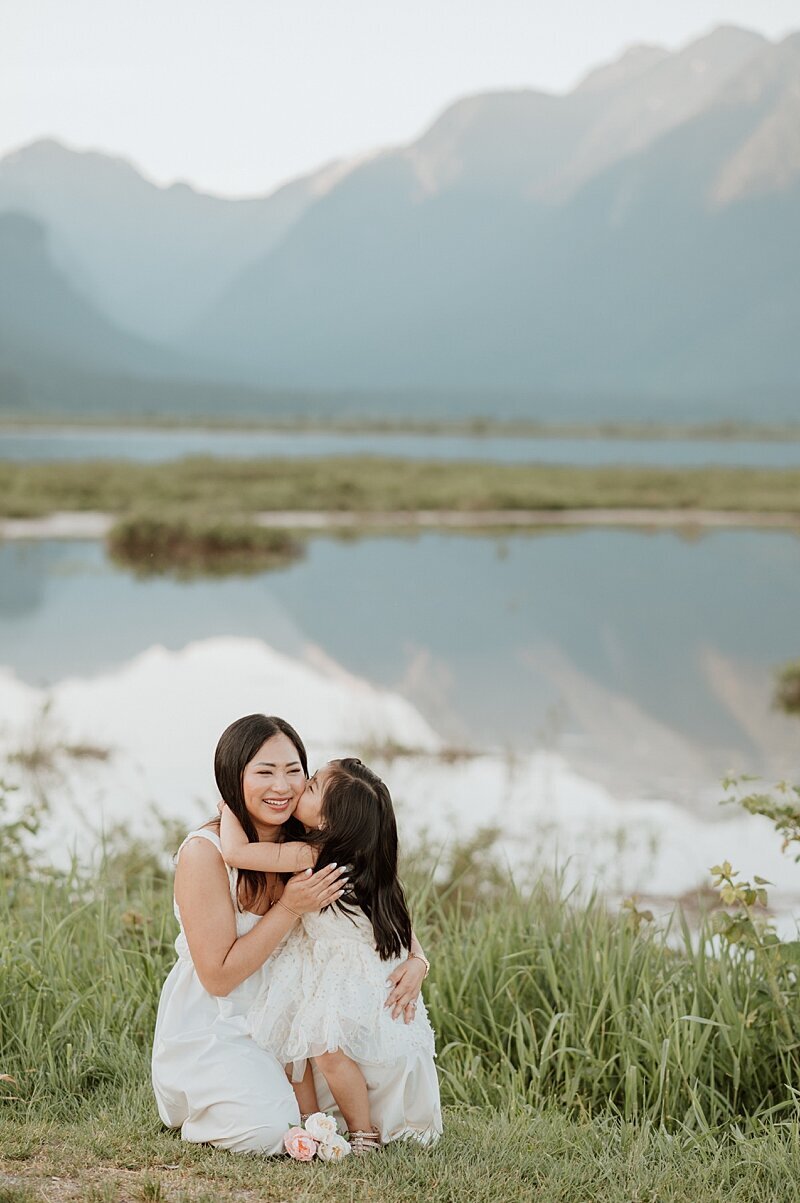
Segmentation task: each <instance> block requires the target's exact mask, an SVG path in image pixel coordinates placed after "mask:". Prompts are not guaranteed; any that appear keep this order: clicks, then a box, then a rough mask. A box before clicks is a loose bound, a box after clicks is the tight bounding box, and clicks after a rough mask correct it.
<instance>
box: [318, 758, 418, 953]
mask: <svg viewBox="0 0 800 1203" xmlns="http://www.w3.org/2000/svg"><path fill="white" fill-rule="evenodd" d="M321 818H322V824H323V825H322V828H321V830H319V831H316V832H310V833H308V834H307V835H306V836H305V837H304V838H305V840H306V841H307V842H308V843H312V844H314V845H315V846H316V847H318V848H319V855H318V857H317V868H318V869H322V868H324V866H325V865H329V864H331V863H334V862H335V863H336V864H337V865H350V866H351V869H350V886H349V889H348V893H347V894H346V895H345V896H344V898H343V899H342V900H341V901H340V902H339V903H338V904H337V905H338V906H339V907H341V909H342V910H343V911H345V912H346V913H347V912H349V911H350V907H348V905H347V904H348V902H349V903H353V902H355V903H357V904H358V906H360V907H361V909H362V911H363V912H364V914H365V915H366V916H367V917H368V919H369V920H370V922H371V923H372V931H373V934H374V936H375V947H376V948H377V950H378V952H379V953H380V956H381V958H382V959H383V960H384V961H388V960H389V958H390V957H399V956H400V955H401V954H402V953H403V952H404V951H407V950H408V949H409V948H410V947H411V916H410V915H409V913H408V906H407V905H406V899H405V894H404V893H403V887H402V886H401V885H400V882H399V880H398V877H397V822H396V820H395V817H394V810H393V808H392V798H391V795H390V793H389V791H388V789H387V788H386V786H385V785H384V783H383V782H382V781H381V779H380V777H378V776H377V774H375V773H373V771H372V769H368V768H367V766H366V765H365V764H362V763H361V761H360V760H356V759H355V758H354V757H348V758H347V759H345V760H334V761H332V762H331V768H330V771H329V774H328V776H327V777H326V779H325V786H324V791H323V795H322V812H321Z"/></svg>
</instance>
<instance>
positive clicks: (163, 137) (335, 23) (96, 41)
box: [0, 0, 800, 196]
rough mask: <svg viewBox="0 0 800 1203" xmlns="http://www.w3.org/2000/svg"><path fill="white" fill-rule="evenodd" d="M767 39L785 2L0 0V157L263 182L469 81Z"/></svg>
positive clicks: (530, 82)
mask: <svg viewBox="0 0 800 1203" xmlns="http://www.w3.org/2000/svg"><path fill="white" fill-rule="evenodd" d="M719 24H735V25H741V26H744V27H746V28H749V29H755V30H758V31H759V32H761V33H763V34H765V35H766V36H767V37H770V38H772V39H777V38H780V37H782V36H784V35H785V34H786V33H788V32H791V31H793V30H795V29H799V28H800V5H799V4H798V0H668V2H667V3H665V2H664V0H558V2H557V3H555V4H554V3H552V2H551V0H527V2H526V0H394V2H389V0H0V155H2V154H5V153H6V152H7V151H9V150H12V149H16V148H17V147H19V146H22V145H24V144H26V143H28V142H31V141H33V140H34V139H36V138H41V137H55V138H58V139H59V140H60V141H63V142H65V143H67V144H68V145H70V146H73V147H75V148H77V149H96V150H103V151H107V152H110V153H113V154H119V155H122V156H123V157H125V158H127V159H130V160H132V161H133V162H134V163H135V164H136V166H137V167H138V168H139V169H140V170H141V171H143V173H144V174H145V175H147V176H148V177H149V178H150V179H153V180H155V181H156V182H158V183H160V184H169V183H172V182H173V181H174V180H186V181H187V182H189V183H191V184H193V185H194V186H195V187H197V188H199V189H201V190H203V191H208V192H214V193H217V194H219V195H224V196H244V195H255V194H262V193H265V192H268V191H270V190H271V189H273V188H274V187H275V186H277V185H278V184H279V183H282V182H283V181H285V180H287V179H290V178H292V177H294V176H296V175H299V174H302V173H303V172H305V171H309V170H312V169H314V168H316V167H319V166H320V165H322V164H323V163H326V162H329V161H331V160H333V159H337V158H350V157H352V156H356V155H359V154H364V153H368V152H369V151H371V150H374V149H376V148H377V147H381V146H387V145H394V144H397V143H403V142H408V141H410V140H411V139H413V138H415V137H416V136H418V135H419V134H420V133H421V132H422V130H423V129H425V128H426V126H428V125H429V124H430V123H431V121H432V120H433V119H434V118H435V117H436V116H437V115H438V114H439V113H440V112H441V111H442V109H444V108H445V107H446V106H447V105H448V104H449V103H450V102H452V101H453V100H456V99H458V98H459V97H461V96H465V95H469V94H471V93H475V92H482V91H488V90H492V89H501V88H518V87H535V88H540V89H543V90H545V91H553V92H564V91H569V90H570V88H572V87H573V86H574V85H575V84H576V83H577V82H578V81H579V80H580V79H581V77H582V76H583V75H585V74H586V72H587V71H588V70H590V69H591V68H592V67H594V66H597V65H598V64H599V63H601V62H605V61H608V60H610V59H613V58H616V57H617V56H618V55H619V54H620V53H621V52H622V51H623V50H624V49H625V48H626V47H627V46H629V45H631V44H634V43H641V42H647V43H650V44H652V43H656V44H658V45H662V46H666V47H667V48H669V49H677V48H678V47H680V46H682V45H684V44H685V43H687V42H689V41H691V40H692V39H693V38H695V37H698V36H700V35H702V34H703V33H706V32H708V31H709V30H710V29H711V28H713V27H714V26H716V25H719Z"/></svg>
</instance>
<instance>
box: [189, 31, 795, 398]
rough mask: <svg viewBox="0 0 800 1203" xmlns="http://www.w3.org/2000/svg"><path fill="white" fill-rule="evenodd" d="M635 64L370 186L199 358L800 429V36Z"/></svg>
mask: <svg viewBox="0 0 800 1203" xmlns="http://www.w3.org/2000/svg"><path fill="white" fill-rule="evenodd" d="M626 57H627V58H628V59H629V61H628V62H627V63H626V62H625V59H623V60H622V62H621V63H619V64H617V66H616V68H613V69H608V68H607V69H605V70H604V71H601V72H599V73H594V74H593V75H591V76H589V77H588V79H587V80H585V81H584V83H583V84H582V85H580V86H579V87H578V88H577V89H576V90H575V91H574V92H572V93H570V94H569V95H567V96H564V97H558V96H551V95H546V94H542V93H536V92H518V93H505V94H496V95H489V96H479V97H474V98H471V99H469V100H465V101H461V102H459V103H457V104H456V105H454V106H453V107H452V108H451V109H449V110H448V111H447V112H446V113H445V114H443V116H442V117H441V118H440V119H439V120H438V121H437V122H436V123H435V124H434V125H433V126H432V127H431V129H430V130H429V131H428V132H427V133H425V134H424V135H423V136H422V138H421V139H419V141H418V142H416V143H414V144H413V145H412V146H410V147H406V148H401V149H399V150H395V151H390V152H386V153H384V154H382V155H379V156H377V157H374V158H373V159H372V160H370V161H369V162H367V163H365V164H363V165H362V166H360V167H358V168H356V169H354V170H352V171H351V172H350V173H349V174H348V175H347V176H346V177H345V178H344V179H343V180H342V181H341V182H340V183H339V184H338V185H337V186H336V187H334V188H333V189H331V190H330V191H329V192H328V193H327V194H326V195H325V196H324V197H322V198H320V199H319V200H318V201H317V202H316V203H315V204H314V205H312V206H310V207H309V208H308V209H307V210H306V212H305V213H304V215H303V216H302V217H301V218H300V219H299V220H298V221H297V222H296V223H295V225H294V226H293V227H292V229H291V230H289V232H288V233H287V235H286V236H285V237H284V238H283V240H282V241H281V243H280V244H279V245H278V246H277V247H276V248H275V249H274V250H273V251H272V252H271V253H270V254H269V255H268V256H265V257H263V258H262V259H261V260H260V261H259V262H257V263H254V264H253V265H251V266H250V267H249V268H247V269H246V270H245V271H244V272H243V273H242V275H241V276H240V277H239V279H238V280H237V281H236V282H235V283H234V284H233V285H232V286H231V287H230V288H229V289H228V290H227V292H226V293H224V294H223V295H222V296H221V298H220V299H219V300H218V301H217V302H216V304H215V305H213V306H212V307H211V309H210V310H209V312H208V313H207V314H206V316H205V318H204V319H203V320H202V321H201V322H199V323H198V324H197V326H196V327H195V331H194V334H193V337H192V338H191V339H190V340H188V341H187V342H186V344H185V346H186V347H187V348H188V347H191V346H194V347H198V348H199V347H200V346H202V347H203V348H204V349H205V350H206V351H207V352H208V353H214V354H216V355H217V357H218V358H219V360H220V361H222V360H223V359H224V361H225V362H226V364H227V365H228V368H229V370H230V371H239V372H240V373H242V374H243V376H244V377H245V378H247V379H250V380H259V381H261V382H279V383H282V384H287V383H300V382H302V383H303V384H305V385H308V386H312V387H313V386H320V387H321V386H323V385H325V384H329V383H331V382H334V383H336V384H338V385H341V386H351V387H360V388H368V387H370V386H380V387H396V388H406V389H422V390H424V389H426V388H440V389H451V390H456V391H457V390H464V389H470V388H471V389H481V388H484V389H487V390H491V389H493V388H499V389H503V388H505V389H509V390H515V391H517V392H520V391H521V392H524V393H526V394H527V395H528V396H529V397H530V398H531V405H532V406H533V407H534V408H535V407H536V406H537V404H538V402H537V400H536V398H541V399H543V403H545V404H546V405H548V406H550V407H552V406H553V405H554V404H555V405H561V406H562V410H561V412H562V413H563V412H566V410H565V408H564V407H565V406H566V407H567V408H568V406H569V404H572V405H573V406H574V405H576V404H577V405H579V406H584V407H585V408H587V409H588V410H589V412H591V407H592V406H594V410H595V412H597V409H598V407H602V406H603V405H605V404H606V403H613V405H614V406H615V407H616V408H615V412H616V413H620V414H621V413H622V412H625V413H626V414H629V413H630V412H631V409H630V407H634V409H635V407H636V406H637V405H638V406H640V407H641V406H642V405H643V404H645V405H646V406H649V409H650V416H653V410H654V408H657V407H658V406H659V405H661V404H662V403H667V404H670V403H672V404H677V403H678V402H680V403H681V404H683V405H684V406H686V405H689V404H690V403H693V402H694V401H699V402H702V403H703V404H704V405H706V406H707V407H708V406H711V407H712V408H713V407H718V406H722V407H724V406H726V405H728V406H729V407H730V408H731V409H732V411H736V412H739V410H740V408H741V406H743V405H746V404H751V405H752V403H753V400H754V391H758V393H759V394H760V397H761V399H762V400H765V401H766V399H770V404H774V405H776V406H778V408H780V407H784V408H785V407H786V406H789V407H790V408H791V407H792V406H793V407H794V409H795V410H796V400H795V398H796V388H797V387H798V385H800V352H799V351H798V346H797V340H796V338H794V336H793V335H792V330H793V329H796V328H798V319H800V311H799V309H798V305H799V304H800V302H799V301H798V290H797V288H796V281H797V279H798V274H797V267H798V262H797V261H798V255H799V254H800V251H799V250H798V248H800V191H798V187H797V184H798V172H797V170H796V165H797V160H798V159H800V153H798V151H799V150H800V148H798V143H797V139H798V135H797V130H798V128H800V125H798V123H797V121H796V120H795V115H796V113H797V106H798V101H797V96H798V89H799V88H800V36H798V35H795V36H793V37H790V38H787V39H785V40H784V41H783V42H781V43H779V44H777V45H776V44H773V43H770V42H767V41H766V40H765V39H763V38H761V37H760V36H758V35H756V34H751V33H747V32H746V31H742V30H737V29H731V28H729V27H722V28H720V29H718V30H716V31H714V32H713V33H711V34H710V35H708V36H707V37H705V38H702V39H700V40H699V41H697V42H695V43H693V44H692V45H691V46H689V47H687V48H686V49H685V50H683V51H681V52H679V53H677V54H674V55H666V56H665V55H664V54H661V53H658V52H655V51H652V50H651V51H647V50H642V51H637V52H635V53H634V55H633V57H632V58H631V57H630V56H626ZM789 148H793V151H792V154H793V155H794V157H792V154H789V153H788V149H789ZM793 163H794V164H795V167H792V164H793ZM559 399H560V400H559ZM570 399H571V400H570ZM671 412H673V413H674V412H675V411H674V409H673V411H671Z"/></svg>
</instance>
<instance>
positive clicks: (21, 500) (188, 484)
mask: <svg viewBox="0 0 800 1203" xmlns="http://www.w3.org/2000/svg"><path fill="white" fill-rule="evenodd" d="M606 507H608V508H612V509H616V508H627V507H634V508H645V509H663V508H672V507H675V508H678V509H682V510H687V511H691V510H694V509H720V510H731V511H741V510H755V511H762V512H765V513H767V512H775V511H790V512H792V513H800V469H780V470H779V469H756V468H718V467H714V468H648V467H645V468H643V467H619V468H617V467H600V468H597V467H560V466H553V465H519V464H491V463H485V462H476V463H460V462H459V463H441V462H436V461H430V462H426V461H422V460H403V459H381V458H372V457H363V458H329V459H308V460H285V461H280V460H277V461H276V460H222V459H214V458H212V457H198V458H189V459H183V460H178V461H175V462H171V463H165V464H139V463H126V462H121V461H120V462H117V461H107V460H103V461H97V462H85V463H74V462H70V463H12V462H4V463H0V515H2V516H4V517H32V516H37V515H43V514H48V513H51V512H53V511H56V510H102V511H106V512H110V513H112V514H115V515H120V516H130V515H133V514H135V515H139V516H142V515H145V516H146V515H156V516H158V517H159V518H170V519H175V518H178V517H181V518H187V519H191V520H198V519H202V520H203V521H207V520H209V519H210V518H215V519H222V518H228V519H233V518H239V517H240V516H241V515H242V514H251V513H255V512H258V511H263V510H342V511H356V512H362V511H363V512H375V511H381V510H407V511H413V510H419V509H431V510H461V511H465V512H478V511H481V510H509V511H510V510H527V509H546V510H563V509H571V508H588V509H592V508H606Z"/></svg>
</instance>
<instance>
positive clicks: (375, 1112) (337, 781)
mask: <svg viewBox="0 0 800 1203" xmlns="http://www.w3.org/2000/svg"><path fill="white" fill-rule="evenodd" d="M295 816H296V817H297V818H299V819H300V821H301V822H302V823H303V824H304V825H305V826H306V827H307V828H310V829H311V830H310V831H309V832H308V834H307V836H306V841H307V842H306V843H298V842H293V843H291V844H283V845H280V844H273V845H269V844H266V843H250V842H249V841H248V839H247V836H246V835H245V833H244V831H243V829H242V827H241V825H240V824H239V823H238V821H237V820H236V817H235V816H234V815H233V814H232V812H231V811H230V810H228V808H227V807H225V808H224V810H223V814H222V823H221V829H220V835H221V840H222V851H223V855H224V857H225V859H226V860H227V861H228V862H229V863H230V864H232V865H234V866H236V867H237V868H245V869H246V868H249V869H259V870H262V871H264V870H267V871H287V870H289V871H291V870H293V869H299V868H304V867H307V866H308V865H309V863H310V862H311V860H312V859H313V858H314V857H315V858H316V866H317V868H318V869H321V868H324V867H325V866H326V865H330V864H334V863H335V864H339V865H340V864H343V863H346V864H347V865H348V866H349V884H348V886H347V892H346V893H345V895H344V897H343V898H342V899H341V900H340V902H339V903H338V904H337V905H336V906H335V907H329V908H327V909H326V910H324V911H322V912H320V913H317V914H314V915H304V916H303V917H302V922H301V924H300V925H298V926H297V927H295V929H294V930H293V931H292V932H291V933H290V934H289V936H288V937H287V938H286V940H285V942H284V943H283V945H282V946H281V947H280V948H279V949H278V951H277V952H276V953H275V954H274V955H273V957H272V959H271V961H270V967H271V972H270V975H269V978H268V981H267V983H266V984H265V986H263V987H262V990H261V992H260V993H259V996H258V997H257V998H256V1000H255V1002H254V1003H253V1005H252V1007H251V1009H250V1012H249V1016H248V1026H249V1031H250V1033H251V1035H252V1036H253V1038H254V1039H255V1041H256V1042H257V1043H258V1044H259V1045H261V1046H262V1047H264V1048H269V1049H271V1050H272V1051H273V1052H274V1053H275V1054H276V1055H277V1056H278V1058H279V1059H280V1060H281V1061H282V1062H283V1063H284V1064H285V1065H287V1066H288V1065H293V1067H294V1073H293V1078H294V1079H295V1080H296V1081H298V1085H297V1086H296V1090H297V1094H298V1099H299V1103H300V1108H301V1111H303V1112H312V1111H316V1110H317V1109H318V1105H319V1104H318V1098H317V1094H318V1093H319V1096H320V1098H319V1103H321V1104H322V1105H323V1106H324V1107H326V1109H327V1103H326V1099H325V1097H324V1096H325V1095H326V1094H328V1093H329V1094H330V1095H331V1096H332V1099H333V1100H334V1101H335V1103H336V1105H337V1106H338V1108H339V1110H340V1112H341V1114H342V1116H343V1118H344V1121H345V1123H346V1125H347V1128H348V1131H349V1133H350V1138H351V1143H352V1145H353V1149H354V1151H356V1152H366V1151H369V1150H372V1149H377V1148H379V1147H380V1145H381V1143H387V1142H388V1141H390V1140H397V1139H398V1138H402V1137H413V1138H415V1139H417V1140H419V1141H421V1142H422V1143H429V1142H431V1141H433V1140H435V1139H437V1137H438V1136H439V1135H440V1133H441V1130H442V1120H441V1109H440V1104H439V1087H438V1082H437V1078H436V1070H435V1068H434V1064H433V1059H434V1056H435V1052H434V1039H433V1031H432V1030H431V1026H430V1023H429V1021H428V1016H427V1012H426V1010H425V1004H424V1002H423V1001H422V999H421V998H420V1000H419V1002H418V1004H417V1005H416V1006H414V1005H413V1004H412V1007H411V1008H409V1010H408V1011H407V1012H406V1015H405V1020H406V1022H403V1020H402V1019H395V1018H393V1017H392V1014H391V1013H390V1011H388V1010H387V1009H386V1006H385V1002H386V997H387V992H388V991H387V980H386V979H387V975H388V973H390V972H391V971H392V969H394V968H395V966H396V965H398V964H399V963H400V961H401V958H403V957H404V956H408V955H411V956H419V957H420V959H422V960H424V957H423V956H422V954H421V951H420V952H415V951H414V946H413V945H412V941H413V933H412V931H411V920H410V917H409V914H408V908H407V906H406V901H405V897H404V895H403V889H402V886H401V885H400V882H399V881H398V878H397V825H396V822H395V817H394V811H393V809H392V800H391V797H390V795H389V791H388V789H387V788H386V786H385V785H384V783H383V782H382V781H381V780H380V778H379V777H377V776H376V775H375V773H373V772H372V771H371V770H370V769H368V768H367V767H366V765H363V764H362V763H361V761H360V760H356V759H353V758H348V759H346V760H334V761H332V762H331V763H330V764H328V765H326V766H325V768H323V769H321V770H320V771H319V772H317V773H316V774H315V775H314V776H313V777H312V778H311V779H310V781H309V782H308V785H307V787H306V789H305V791H304V793H303V794H302V795H301V797H300V800H299V801H298V803H297V808H296V810H295ZM414 945H415V946H416V948H419V946H418V945H416V942H415V941H414ZM307 1059H311V1061H312V1063H313V1065H314V1067H315V1068H316V1070H317V1071H318V1072H317V1074H316V1075H312V1074H311V1073H308V1072H304V1070H305V1068H306V1061H307Z"/></svg>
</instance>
